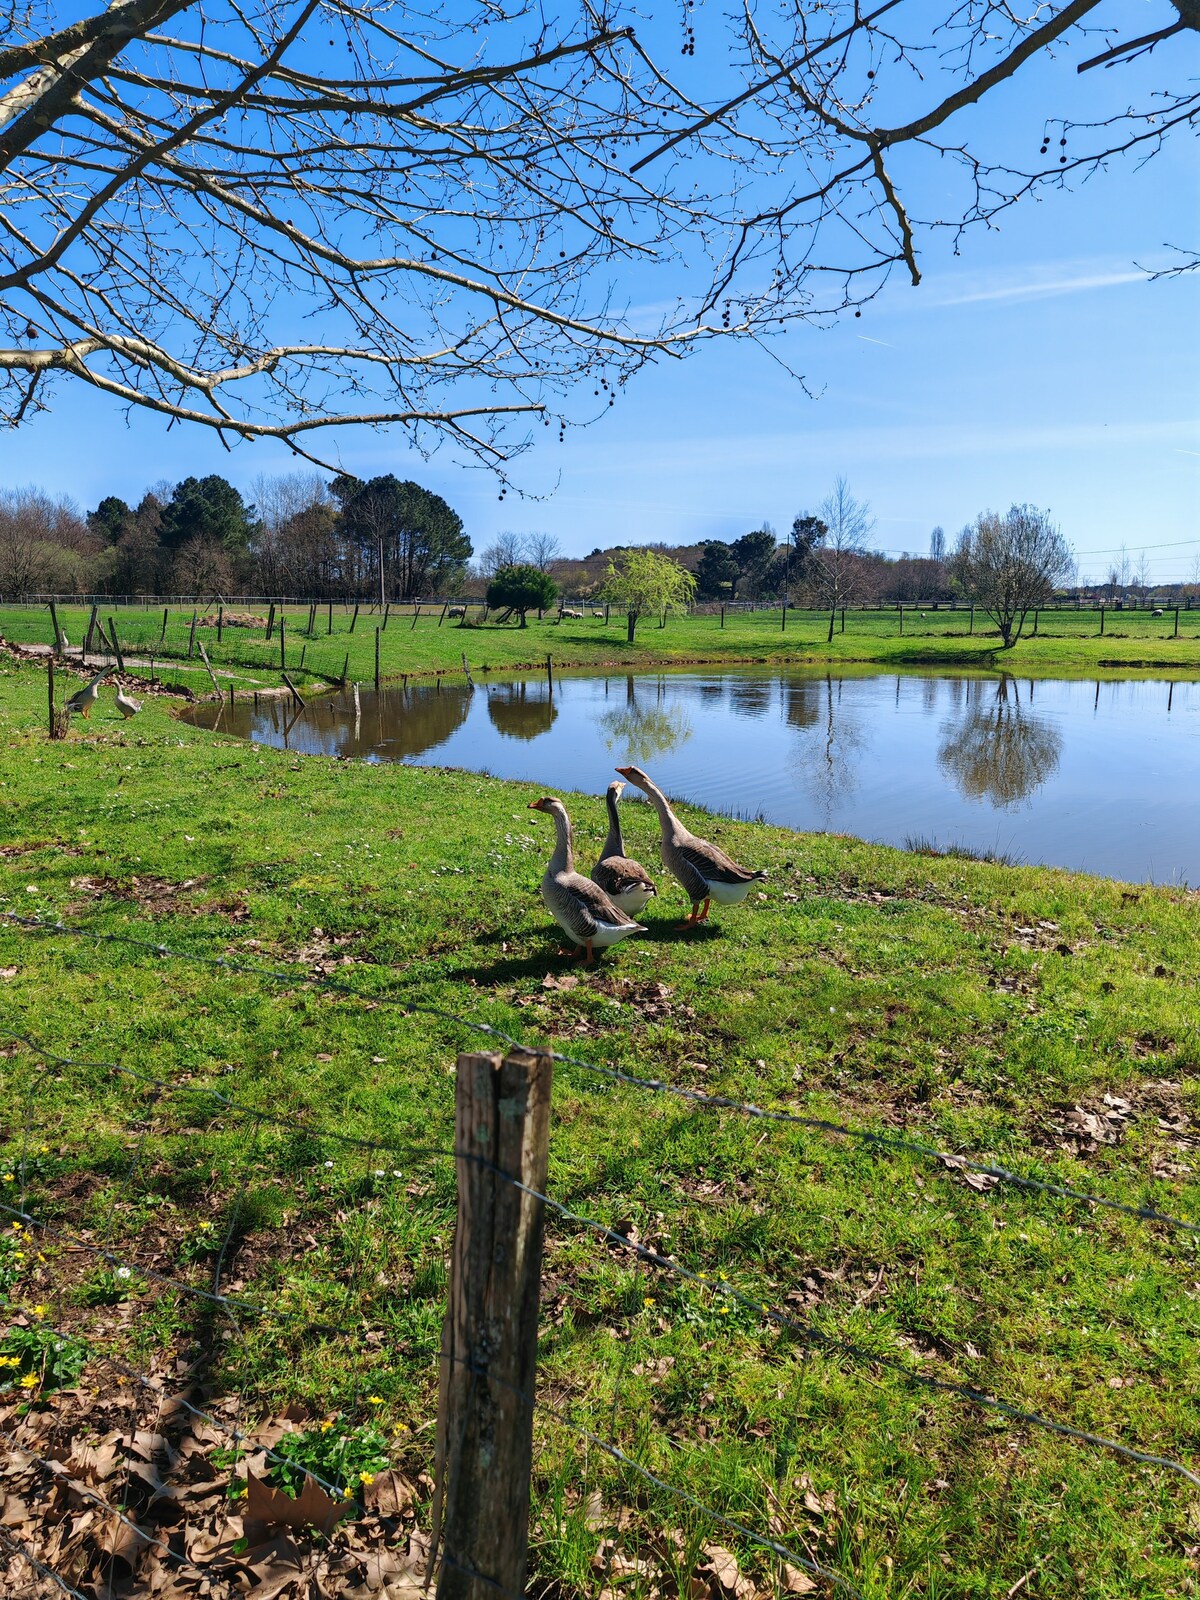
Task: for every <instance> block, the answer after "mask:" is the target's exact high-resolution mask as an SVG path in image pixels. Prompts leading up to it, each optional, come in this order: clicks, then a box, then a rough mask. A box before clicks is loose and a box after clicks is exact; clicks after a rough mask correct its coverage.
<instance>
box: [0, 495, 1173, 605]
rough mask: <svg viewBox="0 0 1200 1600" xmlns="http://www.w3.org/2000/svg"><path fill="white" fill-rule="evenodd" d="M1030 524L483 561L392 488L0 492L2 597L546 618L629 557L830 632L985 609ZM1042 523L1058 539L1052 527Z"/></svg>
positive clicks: (805, 519) (525, 546) (1109, 593)
mask: <svg viewBox="0 0 1200 1600" xmlns="http://www.w3.org/2000/svg"><path fill="white" fill-rule="evenodd" d="M1031 509H1033V508H1028V507H1016V506H1014V507H1012V508H1011V509H1010V511H1009V512H1008V513H1005V514H1003V515H999V514H995V513H991V512H986V513H982V514H981V516H980V517H978V518H976V519H975V521H974V522H973V523H971V524H969V525H968V526H967V527H965V528H963V529H962V530H961V532H960V533H959V534H958V536H957V537H956V539H954V540H953V541H951V540H950V539H949V538H948V537H947V535H946V533H945V531H944V530H943V529H942V528H940V527H935V528H934V529H933V530H932V531H931V533H930V535H929V541H928V552H927V553H912V554H907V553H906V554H902V555H899V556H894V555H889V554H885V553H883V552H881V551H879V550H876V549H872V548H871V543H870V541H871V536H872V534H873V532H874V528H875V522H874V518H873V517H872V515H871V511H870V507H869V506H868V505H867V504H866V502H865V501H862V500H860V499H858V498H857V497H856V496H855V495H854V494H853V493H852V492H851V490H850V487H849V485H848V484H847V483H846V481H845V479H838V480H837V482H836V483H835V484H834V487H833V489H832V490H831V491H830V493H829V494H828V495H826V496H825V498H824V499H823V500H821V501H820V502H818V503H817V504H816V506H815V509H813V510H808V509H805V510H802V511H800V512H798V513H797V515H796V516H795V518H794V519H793V521H792V524H791V527H790V528H789V529H788V531H787V533H786V534H785V536H784V537H783V538H782V539H781V538H780V537H779V536H778V535H777V534H776V532H775V530H774V529H773V528H772V527H771V525H770V524H769V523H764V524H763V526H762V527H760V528H755V529H752V530H750V531H749V532H748V533H744V534H741V535H740V536H738V537H737V538H734V539H730V540H721V539H707V540H704V541H702V542H701V543H698V544H693V545H668V544H666V543H663V542H654V541H649V542H644V543H639V544H637V545H613V546H610V547H607V548H604V549H601V548H596V549H594V550H592V551H591V552H590V553H589V554H588V555H587V556H585V557H581V558H576V557H567V556H564V555H563V553H562V550H561V547H560V545H559V541H558V539H557V538H556V537H555V536H554V535H553V534H550V533H545V532H516V531H511V532H505V533H501V534H499V535H498V536H497V537H496V538H495V539H494V540H493V542H492V543H491V544H489V545H488V546H487V547H486V548H484V549H483V550H482V551H481V552H480V553H479V555H478V556H475V553H474V550H473V547H472V544H471V540H470V538H469V537H468V536H467V534H466V532H465V530H464V527H463V521H462V518H461V516H460V515H459V514H458V513H457V512H456V511H455V510H454V509H453V507H452V506H450V505H449V504H448V503H447V502H446V501H445V500H444V499H443V498H442V497H441V496H440V495H437V494H434V493H433V492H432V491H430V490H428V489H425V488H423V487H422V486H421V485H420V484H417V483H413V482H411V481H401V480H400V479H398V478H396V477H394V476H393V475H391V474H386V475H383V476H380V477H375V478H370V479H358V478H353V477H350V476H349V475H346V474H341V475H339V476H336V477H334V478H332V479H329V478H327V477H325V476H324V475H322V474H320V473H317V472H311V473H305V472H300V473H292V474H287V475H283V476H276V477H261V478H259V479H257V480H256V481H255V483H254V485H253V488H252V490H251V497H250V498H249V499H248V498H246V497H245V496H243V494H242V493H241V492H240V491H239V490H238V489H236V488H235V487H234V486H233V484H231V483H229V482H228V481H227V480H226V479H224V478H222V477H219V476H217V475H215V474H210V475H209V476H207V477H203V478H185V479H183V480H182V481H181V482H179V483H175V484H171V483H167V482H160V483H157V484H155V485H153V486H152V487H151V488H149V489H147V491H146V492H145V494H143V495H142V497H141V498H140V499H139V500H138V501H137V502H136V503H135V504H132V505H131V504H128V503H127V502H126V501H124V500H122V499H120V498H118V497H117V496H115V495H108V496H105V498H104V499H102V500H101V501H100V503H99V505H97V506H96V507H95V508H94V509H92V510H90V511H86V512H84V511H81V510H80V509H79V508H78V507H77V506H76V505H75V504H74V503H73V502H72V501H70V500H68V499H65V498H61V497H60V498H58V499H56V498H54V497H53V496H52V495H50V494H48V493H46V492H45V491H43V490H41V489H37V488H24V489H0V596H3V597H4V598H5V599H9V600H11V599H20V598H23V597H27V596H30V595H34V594H122V595H126V594H127V595H166V594H173V595H188V596H192V595H195V596H197V597H200V598H206V597H211V596H214V595H220V594H224V595H239V594H242V595H246V594H255V595H267V596H285V595H286V596H294V597H296V598H302V599H316V598H326V597H332V598H335V599H371V600H375V599H380V598H382V599H384V600H392V601H398V600H405V599H414V598H433V597H435V596H462V597H475V598H478V599H481V600H482V599H483V598H484V597H485V596H486V595H487V593H488V590H489V586H490V585H494V584H495V582H496V580H497V577H498V576H499V574H501V573H502V572H507V571H508V570H509V569H513V568H521V569H523V570H524V569H529V570H528V571H526V573H525V578H524V580H523V581H524V583H525V587H526V590H528V592H529V593H531V594H534V593H536V594H540V598H534V599H532V600H530V601H529V602H528V604H529V605H530V606H536V605H545V604H550V603H552V601H551V600H550V599H548V596H550V592H551V591H550V589H549V588H546V587H545V586H544V585H543V586H542V588H541V589H540V590H539V589H538V584H537V579H536V578H535V577H534V576H533V574H535V573H537V574H541V575H543V576H545V577H546V578H548V579H550V580H552V586H553V587H554V588H555V590H556V592H557V593H558V594H561V595H563V596H565V597H567V598H568V599H578V600H581V601H588V600H591V601H598V600H601V599H602V596H603V594H604V591H605V587H606V585H607V584H608V583H609V580H610V575H611V569H612V566H613V562H614V560H615V561H616V562H617V563H618V564H619V565H621V566H623V565H624V563H625V559H626V558H627V557H628V555H629V553H630V552H631V551H641V550H650V551H653V552H655V553H656V554H658V555H660V556H666V557H669V558H670V559H671V561H672V562H674V563H675V564H677V565H678V566H680V567H682V568H684V569H685V570H686V571H687V572H688V573H689V574H690V575H691V577H692V579H693V580H694V585H693V588H692V590H691V591H690V594H689V603H690V602H691V601H695V602H700V603H708V604H730V603H746V602H750V603H763V602H765V603H767V604H782V603H785V602H786V603H787V604H788V605H793V606H801V607H805V608H820V609H825V610H827V611H829V612H830V614H831V616H832V614H833V612H835V611H838V610H840V609H841V608H843V607H846V608H852V607H854V606H860V605H867V606H874V605H880V604H883V605H891V604H896V603H897V602H899V603H901V604H907V603H915V602H918V601H919V602H928V603H933V604H945V603H949V602H950V601H963V600H969V599H971V598H973V597H976V598H977V597H978V596H979V595H980V594H981V592H982V591H981V587H980V585H981V577H980V570H979V563H980V552H981V551H983V552H986V551H989V550H990V551H995V550H996V549H997V548H998V546H997V539H998V535H997V532H996V529H997V526H999V525H1003V526H1004V527H1009V526H1010V525H1011V530H1013V532H1014V537H1015V536H1016V530H1018V529H1020V528H1026V529H1028V527H1029V526H1030V524H1029V523H1028V519H1027V518H1026V520H1025V521H1022V519H1021V517H1020V516H1018V515H1017V514H1018V513H1022V514H1024V513H1028V512H1030V511H1031ZM1036 515H1037V517H1040V518H1041V519H1042V522H1043V523H1047V522H1048V521H1049V516H1048V513H1043V512H1038V513H1036ZM1014 519H1015V520H1014ZM1039 526H1040V525H1039ZM1024 537H1026V538H1028V537H1030V535H1028V533H1026V534H1025V535H1024ZM1001 542H1003V541H1001ZM1052 542H1053V541H1052ZM1052 554H1053V559H1052V560H1051V561H1050V564H1049V567H1048V568H1047V580H1048V582H1049V584H1050V587H1051V588H1052V589H1061V588H1062V587H1063V586H1064V585H1065V584H1067V583H1070V582H1072V581H1073V580H1074V575H1075V574H1074V567H1073V563H1072V561H1071V559H1070V558H1069V553H1068V555H1067V556H1065V557H1064V556H1063V555H1062V552H1061V551H1058V550H1057V549H1056V550H1055V551H1054V552H1052ZM473 557H474V559H472V558H473ZM1039 559H1040V557H1039ZM1191 576H1192V581H1191V582H1190V583H1186V582H1185V583H1182V584H1181V583H1178V582H1176V583H1173V584H1159V585H1154V586H1152V585H1151V583H1150V579H1149V568H1148V561H1147V559H1146V557H1145V555H1144V554H1143V556H1142V558H1141V560H1140V563H1139V564H1138V566H1137V568H1136V569H1135V567H1134V565H1133V563H1132V562H1131V561H1130V559H1129V557H1128V555H1126V554H1125V553H1124V552H1122V560H1121V563H1120V564H1119V566H1118V564H1117V563H1113V564H1112V571H1111V572H1108V574H1107V577H1106V579H1105V580H1104V581H1103V582H1102V583H1097V584H1094V585H1091V586H1089V587H1086V588H1085V589H1083V590H1082V591H1081V592H1083V593H1084V594H1086V595H1087V597H1088V598H1089V599H1090V600H1097V599H1100V600H1106V601H1108V602H1109V603H1110V604H1111V603H1113V602H1114V601H1116V600H1118V599H1120V598H1121V596H1125V597H1126V598H1129V599H1137V598H1144V597H1145V596H1146V595H1148V594H1149V593H1151V592H1154V593H1157V594H1160V595H1167V594H1169V593H1172V592H1175V591H1178V592H1179V593H1180V594H1186V593H1190V592H1195V591H1196V590H1197V588H1200V559H1198V560H1197V563H1196V570H1194V571H1193V573H1192V575H1191ZM530 584H532V585H533V588H532V589H530V588H529V585H530ZM1026 587H1027V586H1026ZM497 593H498V591H497ZM1038 593H1039V595H1040V597H1041V600H1042V603H1044V600H1045V599H1046V598H1048V595H1049V591H1048V590H1046V589H1045V587H1044V586H1043V588H1042V589H1041V590H1039V591H1038ZM506 603H507V602H506ZM651 609H653V608H651Z"/></svg>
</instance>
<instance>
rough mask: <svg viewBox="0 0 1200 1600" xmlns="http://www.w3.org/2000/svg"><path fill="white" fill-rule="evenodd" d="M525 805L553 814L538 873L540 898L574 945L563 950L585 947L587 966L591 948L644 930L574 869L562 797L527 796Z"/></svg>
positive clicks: (603, 947) (591, 959)
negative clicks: (551, 840)
mask: <svg viewBox="0 0 1200 1600" xmlns="http://www.w3.org/2000/svg"><path fill="white" fill-rule="evenodd" d="M529 809H530V810H531V811H545V812H547V813H548V814H549V815H550V816H552V817H553V818H554V828H555V834H556V838H555V844H554V854H553V855H552V856H551V857H550V865H549V866H548V867H547V868H546V871H545V873H544V875H543V877H542V899H543V900H544V901H545V902H546V909H547V910H548V911H549V913H550V915H551V916H552V917H553V918H554V920H555V922H557V923H558V925H559V927H560V928H561V929H562V930H563V932H564V933H565V934H566V936H567V938H568V939H570V940H571V941H572V944H573V945H574V946H575V948H574V949H572V950H569V951H564V952H563V953H564V954H569V955H570V956H571V957H572V958H574V957H575V956H577V955H578V954H579V951H580V949H582V950H584V951H586V952H587V956H586V960H585V962H584V965H585V966H589V967H590V966H591V965H592V964H593V963H594V961H595V956H594V954H593V951H594V950H606V949H607V948H608V946H609V945H612V944H618V943H619V942H620V941H621V940H622V939H628V938H629V937H630V935H631V934H635V933H645V932H646V929H645V928H643V927H642V925H641V923H640V922H633V921H632V920H631V919H630V918H629V917H627V916H626V915H625V913H624V912H623V911H622V910H621V909H620V907H619V906H615V905H614V904H613V903H612V901H611V900H610V899H609V898H608V896H607V895H606V894H605V892H604V890H603V889H601V888H600V886H599V885H598V884H595V883H593V882H592V880H591V879H590V878H585V877H584V876H583V875H582V873H579V872H576V871H575V857H574V852H573V850H572V845H571V819H570V817H569V816H568V815H567V808H566V806H564V805H563V803H562V801H561V800H554V799H552V798H551V797H550V796H549V795H545V796H543V797H542V799H540V800H531V801H530V802H529Z"/></svg>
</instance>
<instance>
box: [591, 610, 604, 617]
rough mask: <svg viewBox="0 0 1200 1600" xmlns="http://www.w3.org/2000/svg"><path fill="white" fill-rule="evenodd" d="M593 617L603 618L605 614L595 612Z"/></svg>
mask: <svg viewBox="0 0 1200 1600" xmlns="http://www.w3.org/2000/svg"><path fill="white" fill-rule="evenodd" d="M592 615H593V616H594V617H603V615H604V613H603V611H593V612H592Z"/></svg>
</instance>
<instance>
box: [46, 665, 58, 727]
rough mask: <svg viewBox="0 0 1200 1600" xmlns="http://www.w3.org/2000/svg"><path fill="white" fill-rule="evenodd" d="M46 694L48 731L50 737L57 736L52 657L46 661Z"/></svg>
mask: <svg viewBox="0 0 1200 1600" xmlns="http://www.w3.org/2000/svg"><path fill="white" fill-rule="evenodd" d="M46 696H47V699H48V700H49V702H50V722H49V733H50V737H51V738H52V739H57V738H58V716H57V714H56V712H55V710H54V657H53V656H51V657H50V658H49V660H48V661H47V662H46Z"/></svg>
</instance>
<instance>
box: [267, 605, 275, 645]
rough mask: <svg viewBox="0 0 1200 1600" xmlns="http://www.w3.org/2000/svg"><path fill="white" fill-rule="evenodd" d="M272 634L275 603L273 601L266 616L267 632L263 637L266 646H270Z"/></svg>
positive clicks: (273, 630)
mask: <svg viewBox="0 0 1200 1600" xmlns="http://www.w3.org/2000/svg"><path fill="white" fill-rule="evenodd" d="M274 632H275V602H274V600H272V601H271V609H270V611H269V613H268V614H267V631H266V634H265V635H264V637H265V639H266V641H267V643H268V644H270V642H271V635H272V634H273V633H274Z"/></svg>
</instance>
